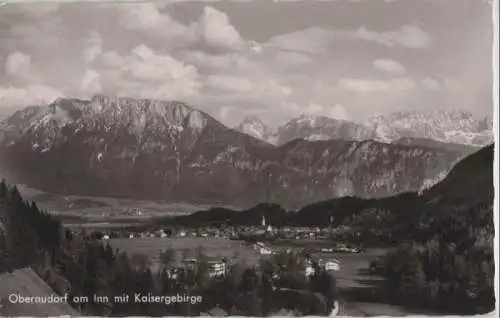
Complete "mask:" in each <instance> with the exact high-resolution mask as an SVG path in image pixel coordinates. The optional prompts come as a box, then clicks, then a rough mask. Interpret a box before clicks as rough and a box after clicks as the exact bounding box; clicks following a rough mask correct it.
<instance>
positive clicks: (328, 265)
mask: <svg viewBox="0 0 500 318" xmlns="http://www.w3.org/2000/svg"><path fill="white" fill-rule="evenodd" d="M317 265H318V267H319V268H321V269H323V270H325V271H327V272H331V271H339V270H340V262H339V261H338V260H336V259H326V260H325V259H318V260H317ZM315 272H316V269H315V266H314V264H313V261H312V260H310V259H308V260H307V262H306V265H305V275H306V277H309V276H311V275H314V273H315Z"/></svg>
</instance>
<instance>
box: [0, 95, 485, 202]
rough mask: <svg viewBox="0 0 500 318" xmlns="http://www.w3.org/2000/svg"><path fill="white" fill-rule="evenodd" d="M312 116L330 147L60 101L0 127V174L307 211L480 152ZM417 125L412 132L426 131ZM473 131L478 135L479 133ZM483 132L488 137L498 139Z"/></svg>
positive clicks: (127, 107)
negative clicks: (383, 136)
mask: <svg viewBox="0 0 500 318" xmlns="http://www.w3.org/2000/svg"><path fill="white" fill-rule="evenodd" d="M452 115H453V116H455V115H454V113H453V114H452ZM453 116H451V115H450V117H448V118H449V122H447V124H446V125H447V126H446V127H452V128H453V127H455V126H456V125H458V126H456V127H466V126H467V125H468V124H470V125H475V122H473V121H471V120H468V119H464V120H463V122H460V121H458V123H456V122H455V123H453V122H451V121H453V118H454V117H453ZM457 116H458V115H457ZM466 117H467V116H466ZM387 118H389V119H384V120H382V119H377V122H384V123H385V125H389V124H387V123H391V122H395V123H396V124H394V127H396V128H392V126H391V130H390V131H396V132H400V131H403V130H401V129H400V126H401V125H402V124H398V123H405V125H406V124H407V122H408V120H403V119H401V116H399V117H398V116H396V118H397V120H396V119H394V118H393V117H391V116H389V117H387ZM411 118H417V119H419V118H421V117H419V116H417V115H412V117H411ZM422 118H423V117H422ZM425 118H427V117H425ZM429 118H430V117H429ZM467 118H468V117H467ZM306 119H308V118H306V117H302V118H300V119H298V120H296V121H295V122H296V123H297V124H298V125H300V124H301V123H302V121H301V120H305V121H306V122H309V123H310V124H309V127H318V126H319V127H324V129H323V131H327V132H328V134H329V136H331V137H332V138H333V139H332V138H319V137H318V138H300V137H294V135H293V134H287V133H283V134H282V136H283V137H279V138H278V140H279V142H277V144H276V145H274V144H271V143H269V142H266V141H263V140H261V139H259V138H255V137H258V135H259V134H262V136H264V135H265V134H266V133H269V131H268V130H267V128H265V126H261V127H255V128H256V130H255V131H256V132H257V134H251V133H249V131H250V128H251V126H252V125H253V124H254V122H255V121H256V120H257V119H256V118H253V119H251V120H250V119H249V120H247V121H246V123H243V124H242V125H240V127H239V128H240V129H243V130H244V131H245V130H246V132H247V133H243V132H241V131H239V130H237V129H231V128H228V127H226V126H225V125H223V124H222V123H220V122H219V121H217V120H216V119H214V118H213V117H211V116H210V115H208V114H206V113H204V112H202V111H199V110H197V109H194V108H192V107H191V106H189V105H187V104H185V103H182V102H178V101H158V100H148V99H132V98H111V97H108V96H104V95H96V96H94V97H93V98H92V99H91V100H79V99H58V100H56V101H54V102H53V103H51V104H50V105H49V106H43V107H42V106H32V107H27V108H25V109H23V110H20V111H17V112H16V113H14V114H13V115H12V116H10V117H8V118H6V119H5V120H3V121H1V122H0V167H1V168H2V171H3V174H4V175H6V176H7V177H8V178H9V179H10V180H14V181H15V182H16V183H24V184H26V185H28V186H30V187H34V188H38V189H41V190H44V191H47V192H55V193H62V194H78V195H87V196H94V195H95V196H110V197H126V198H134V199H155V200H164V201H185V202H191V203H205V204H213V205H220V204H231V205H235V206H252V205H255V204H256V203H258V202H263V201H273V202H276V203H279V204H281V205H283V206H285V207H300V206H303V205H305V204H308V203H312V202H316V201H320V200H326V199H330V198H334V197H341V196H357V197H365V198H372V197H383V196H390V195H393V194H396V193H400V192H405V191H415V190H421V189H422V188H425V187H429V186H430V185H432V184H434V183H435V182H437V181H439V180H440V179H441V178H442V176H443V175H445V174H446V173H447V172H448V171H449V170H450V169H451V168H452V166H453V165H454V163H455V162H457V161H458V160H460V159H461V158H463V157H464V156H465V155H466V154H468V153H470V152H471V151H473V150H471V149H473V148H471V146H468V145H459V146H457V145H450V143H449V142H443V141H442V140H439V139H436V140H428V139H427V137H429V136H431V133H429V134H428V135H426V136H425V137H422V138H421V139H418V138H416V135H410V136H407V137H406V138H409V139H407V140H405V139H402V138H405V137H404V136H399V135H397V137H398V139H395V142H391V143H388V142H387V141H383V140H374V139H377V138H373V133H372V132H370V130H369V129H367V128H365V126H362V125H357V124H353V123H350V122H347V121H342V122H340V121H336V120H333V119H329V118H318V119H315V120H313V121H310V120H306ZM309 119H310V118H309ZM431 119H432V118H431ZM419 120H420V119H419ZM422 120H423V119H422ZM334 122H338V123H341V124H340V125H337V126H335V124H334ZM443 122H445V120H444V119H443V118H441V117H439V118H438V119H434V120H433V121H432V120H431V121H430V122H429V123H427V124H426V125H427V126H429V125H431V126H432V125H434V124H435V125H437V126H436V127H437V128H435V129H433V130H428V131H431V132H433V134H434V133H436V131H441V130H442V127H443V126H445V125H444V124H443ZM412 123H413V124H411V125H410V124H407V126H409V127H416V128H414V129H417V128H419V127H427V126H426V125H424V124H418V123H414V122H412ZM438 124H439V125H441V126H439V125H438ZM398 125H399V126H398ZM453 125H455V126H453ZM460 125H462V126H460ZM286 127H287V126H285V127H284V128H283V129H282V132H286V131H287V129H285V128H286ZM289 127H294V126H293V125H290V126H289ZM378 127H379V128H377V129H378V130H380V125H379V126H378ZM483 128H484V127H481V129H483ZM315 129H316V128H315ZM450 129H451V128H450ZM457 129H458V128H457ZM291 130H293V129H292V128H290V129H289V130H288V131H291ZM469 130H470V131H471V135H473V134H477V135H480V134H481V132H477V131H479V130H480V128H478V127H475V128H473V127H472V126H471V127H469ZM424 131H427V130H424ZM476 132H477V133H476ZM482 133H484V135H486V136H488V134H489V131H488V130H487V129H486V128H485V129H484V130H482ZM436 134H437V133H436ZM449 135H450V134H449ZM391 136H392V135H391ZM393 138H395V137H393ZM323 139H324V140H323ZM378 139H381V138H378ZM478 139H480V138H478V137H477V138H476V137H474V138H472V139H471V140H478Z"/></svg>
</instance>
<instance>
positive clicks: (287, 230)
mask: <svg viewBox="0 0 500 318" xmlns="http://www.w3.org/2000/svg"><path fill="white" fill-rule="evenodd" d="M340 230H341V229H338V228H337V229H334V228H332V227H331V226H329V227H325V228H319V227H290V226H283V227H280V228H279V229H278V228H276V227H273V226H272V225H271V224H270V223H269V222H268V221H267V220H266V218H265V217H264V216H263V217H262V221H261V224H260V225H257V226H225V227H217V226H206V227H202V228H187V227H183V228H175V227H172V228H165V229H158V230H154V231H151V230H150V231H127V232H124V231H120V232H107V233H103V234H102V235H101V236H102V238H103V239H110V238H117V237H121V238H130V239H134V238H167V237H176V238H194V237H197V238H219V239H236V240H241V239H243V240H244V239H245V237H253V238H255V237H274V238H282V239H292V240H301V239H308V240H311V239H313V240H314V239H315V240H326V239H331V238H332V235H333V234H334V233H336V232H337V231H340ZM262 254H271V253H270V251H269V250H268V249H264V250H263V253H262Z"/></svg>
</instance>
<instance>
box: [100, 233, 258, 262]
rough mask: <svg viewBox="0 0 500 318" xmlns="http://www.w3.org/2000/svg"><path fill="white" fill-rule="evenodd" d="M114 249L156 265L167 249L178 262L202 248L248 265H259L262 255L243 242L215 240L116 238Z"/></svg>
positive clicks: (113, 241) (218, 256)
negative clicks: (172, 252)
mask: <svg viewBox="0 0 500 318" xmlns="http://www.w3.org/2000/svg"><path fill="white" fill-rule="evenodd" d="M109 243H110V244H111V246H112V247H113V248H115V249H116V248H117V249H119V250H120V251H123V252H126V253H127V254H129V255H133V254H145V255H147V256H148V257H149V259H150V260H151V261H152V262H153V263H156V262H158V260H159V258H158V257H159V254H160V253H161V252H162V251H164V250H165V249H167V248H172V249H174V250H175V251H176V261H177V262H179V261H180V260H182V259H183V258H189V257H194V256H195V255H196V250H197V249H198V248H199V247H200V246H201V247H202V248H203V251H204V253H205V254H206V255H207V256H209V257H213V258H222V257H228V258H231V259H236V260H238V261H242V262H245V263H248V264H257V262H258V260H259V258H260V255H259V253H258V251H256V250H254V249H253V248H252V247H251V246H250V245H248V244H246V243H245V242H242V241H232V240H226V239H214V238H193V237H189V238H158V237H154V238H133V239H128V238H116V239H110V240H109Z"/></svg>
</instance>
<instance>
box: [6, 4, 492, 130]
mask: <svg viewBox="0 0 500 318" xmlns="http://www.w3.org/2000/svg"><path fill="white" fill-rule="evenodd" d="M492 47H493V23H492V8H491V3H490V1H486V0H330V1H328V0H308V1H297V0H280V1H272V0H254V1H251V0H221V1H216V0H206V1H196V2H193V1H185V0H173V1H172V0H170V1H166V0H159V1H155V2H141V3H127V4H124V3H72V4H58V3H32V4H7V5H4V6H1V7H0V109H2V108H3V109H7V108H9V109H12V108H23V107H26V106H30V105H44V104H47V103H50V102H52V101H53V100H55V99H56V98H58V97H72V98H82V99H89V98H91V96H92V95H95V94H106V95H110V96H126V97H135V98H151V99H160V100H178V101H184V102H186V103H189V104H190V105H192V106H193V107H194V108H197V109H200V110H202V111H205V112H207V113H209V114H210V115H211V116H213V117H215V118H216V119H218V120H220V121H221V122H223V123H224V124H226V125H228V126H235V125H237V124H238V123H239V122H240V121H241V120H242V119H243V118H244V117H246V116H258V117H260V118H261V119H262V120H263V121H264V122H266V123H267V124H269V125H271V126H276V125H281V124H283V123H284V122H286V121H287V120H290V119H291V118H294V117H297V116H300V115H308V116H328V117H332V118H340V119H349V120H354V121H360V120H363V119H365V118H367V117H369V116H373V115H376V114H381V113H389V112H395V111H415V110H417V111H433V110H452V109H458V110H467V111H470V112H472V113H473V114H474V115H476V116H478V117H484V116H491V115H492V112H493V93H492V85H493V71H492Z"/></svg>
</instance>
